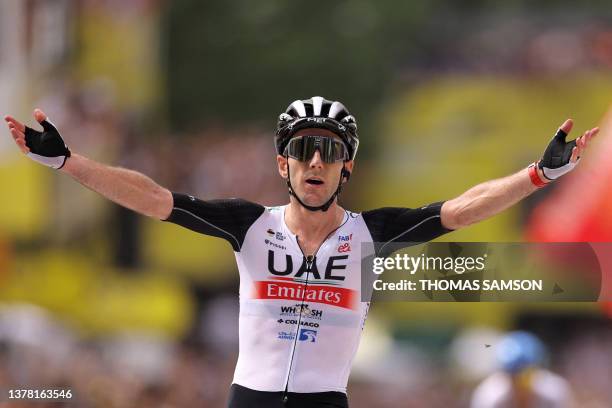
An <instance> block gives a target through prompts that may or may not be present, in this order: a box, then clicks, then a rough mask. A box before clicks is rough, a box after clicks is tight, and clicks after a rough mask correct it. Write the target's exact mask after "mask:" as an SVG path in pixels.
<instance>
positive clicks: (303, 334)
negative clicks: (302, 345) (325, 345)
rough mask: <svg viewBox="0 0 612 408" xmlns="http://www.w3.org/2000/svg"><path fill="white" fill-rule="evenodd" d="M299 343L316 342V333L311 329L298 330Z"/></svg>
mask: <svg viewBox="0 0 612 408" xmlns="http://www.w3.org/2000/svg"><path fill="white" fill-rule="evenodd" d="M299 340H300V341H305V342H308V343H314V342H315V341H316V340H317V331H316V330H311V329H300V338H299Z"/></svg>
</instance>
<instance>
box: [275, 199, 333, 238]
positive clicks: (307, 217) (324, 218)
mask: <svg viewBox="0 0 612 408" xmlns="http://www.w3.org/2000/svg"><path fill="white" fill-rule="evenodd" d="M343 219H344V209H342V207H340V206H339V205H338V202H337V201H334V203H333V204H332V205H331V206H330V207H329V209H328V210H327V211H310V210H307V209H306V208H304V207H302V206H301V205H300V204H299V203H298V202H297V200H295V199H294V198H293V197H291V202H290V203H289V205H288V206H287V209H286V210H285V223H286V224H287V227H288V228H289V230H290V231H291V232H293V233H294V234H295V235H298V236H299V237H300V238H304V239H308V240H311V239H323V238H325V237H326V236H327V235H328V234H329V233H330V232H331V231H333V230H334V229H336V228H338V227H339V226H340V224H341V223H342V220H343Z"/></svg>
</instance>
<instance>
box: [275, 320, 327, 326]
mask: <svg viewBox="0 0 612 408" xmlns="http://www.w3.org/2000/svg"><path fill="white" fill-rule="evenodd" d="M276 322H277V323H279V324H282V323H285V324H298V321H297V320H295V319H285V320H283V319H278V320H277V321H276ZM299 323H300V326H306V327H315V328H317V327H319V323H315V322H306V321H303V320H301V321H300V322H299Z"/></svg>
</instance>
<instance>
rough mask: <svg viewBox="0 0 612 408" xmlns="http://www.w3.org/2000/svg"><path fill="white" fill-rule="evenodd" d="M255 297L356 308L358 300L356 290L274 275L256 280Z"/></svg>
mask: <svg viewBox="0 0 612 408" xmlns="http://www.w3.org/2000/svg"><path fill="white" fill-rule="evenodd" d="M253 298H254V299H274V300H281V299H285V300H293V301H306V302H309V303H321V304H325V305H331V306H337V307H342V308H345V309H354V308H355V303H356V302H357V300H358V299H357V294H356V291H355V290H352V289H348V288H342V287H335V286H331V285H320V284H318V282H317V284H308V285H304V284H302V283H300V282H296V281H295V280H294V279H292V278H283V277H274V278H272V279H270V280H265V281H256V282H255V293H254V295H253Z"/></svg>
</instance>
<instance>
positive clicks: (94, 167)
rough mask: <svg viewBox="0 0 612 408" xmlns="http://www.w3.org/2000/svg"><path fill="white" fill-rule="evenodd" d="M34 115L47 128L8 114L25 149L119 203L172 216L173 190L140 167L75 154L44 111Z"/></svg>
mask: <svg viewBox="0 0 612 408" xmlns="http://www.w3.org/2000/svg"><path fill="white" fill-rule="evenodd" d="M34 117H35V118H36V120H37V121H38V122H39V123H40V124H41V125H42V126H43V128H44V131H43V132H38V131H35V130H33V129H31V128H27V127H26V126H25V125H24V124H23V123H21V122H19V121H18V120H16V119H15V118H13V117H11V116H6V117H5V118H4V120H5V121H6V122H7V124H8V127H9V130H10V132H11V135H12V136H13V139H14V140H15V143H16V144H17V146H19V148H20V149H21V151H22V152H23V153H25V154H27V155H28V156H29V157H30V158H32V159H33V160H36V161H38V162H40V163H42V164H44V165H46V166H49V167H52V168H56V169H61V171H62V172H64V173H67V174H69V175H70V176H71V177H72V178H74V179H75V180H76V181H78V182H79V183H81V184H82V185H84V186H85V187H87V188H89V189H91V190H93V191H95V192H97V193H99V194H101V195H103V196H104V197H106V198H108V199H109V200H111V201H113V202H115V203H117V204H119V205H122V206H124V207H127V208H129V209H131V210H134V211H136V212H138V213H140V214H143V215H146V216H149V217H155V218H158V219H162V220H163V219H166V218H168V216H169V215H170V213H171V211H172V206H173V198H172V194H171V193H170V191H169V190H167V189H166V188H163V187H161V186H160V185H158V184H157V183H155V182H154V181H153V180H151V179H150V178H149V177H147V176H145V175H144V174H141V173H138V172H136V171H133V170H128V169H124V168H120V167H111V166H107V165H104V164H101V163H98V162H95V161H93V160H90V159H88V158H86V157H83V156H81V155H78V154H72V153H71V152H70V150H68V148H67V147H66V146H65V144H64V142H63V140H62V138H61V136H60V135H59V132H57V129H56V128H55V126H53V124H51V122H49V121H48V120H47V116H46V115H45V114H44V113H43V112H42V111H40V110H38V109H36V110H35V111H34Z"/></svg>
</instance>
